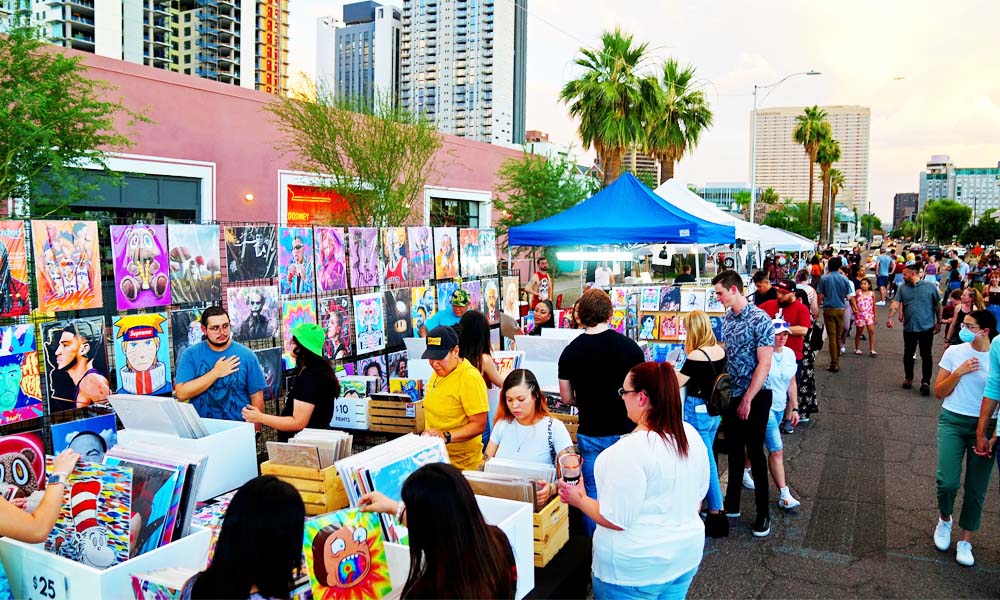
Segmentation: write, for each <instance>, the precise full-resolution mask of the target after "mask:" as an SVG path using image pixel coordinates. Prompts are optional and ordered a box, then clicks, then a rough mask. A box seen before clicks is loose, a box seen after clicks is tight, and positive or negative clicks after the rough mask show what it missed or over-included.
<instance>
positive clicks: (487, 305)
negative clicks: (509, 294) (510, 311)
mask: <svg viewBox="0 0 1000 600" xmlns="http://www.w3.org/2000/svg"><path fill="white" fill-rule="evenodd" d="M480 281H481V283H482V290H483V308H482V310H483V314H484V315H486V320H487V321H489V322H490V325H496V324H497V323H499V322H500V289H499V285H498V284H497V279H496V277H490V278H489V279H482V280H480Z"/></svg>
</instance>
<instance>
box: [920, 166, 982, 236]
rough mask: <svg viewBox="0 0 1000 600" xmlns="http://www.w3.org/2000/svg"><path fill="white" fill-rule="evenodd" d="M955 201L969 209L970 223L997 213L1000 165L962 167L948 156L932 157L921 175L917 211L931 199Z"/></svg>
mask: <svg viewBox="0 0 1000 600" xmlns="http://www.w3.org/2000/svg"><path fill="white" fill-rule="evenodd" d="M945 199H947V200H955V201H956V202H959V203H961V204H964V205H966V206H968V207H969V208H971V209H972V221H973V222H976V221H978V220H979V218H980V217H981V216H983V213H984V212H986V211H987V210H990V209H992V210H993V211H994V212H997V211H998V210H1000V162H997V166H996V167H975V168H961V167H956V166H955V165H953V164H952V163H951V158H950V157H949V156H948V155H947V154H935V155H934V156H931V159H930V160H929V161H927V170H926V171H921V172H920V196H919V198H918V203H917V205H918V209H919V210H923V209H924V207H925V206H927V203H928V202H929V201H932V200H945Z"/></svg>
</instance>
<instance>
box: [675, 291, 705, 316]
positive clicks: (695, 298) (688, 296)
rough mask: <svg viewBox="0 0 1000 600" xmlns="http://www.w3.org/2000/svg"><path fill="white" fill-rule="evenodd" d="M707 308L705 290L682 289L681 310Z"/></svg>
mask: <svg viewBox="0 0 1000 600" xmlns="http://www.w3.org/2000/svg"><path fill="white" fill-rule="evenodd" d="M692 310H705V290H704V289H700V288H695V289H691V288H683V289H682V290H681V312H691V311H692Z"/></svg>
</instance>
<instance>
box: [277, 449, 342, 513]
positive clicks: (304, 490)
mask: <svg viewBox="0 0 1000 600" xmlns="http://www.w3.org/2000/svg"><path fill="white" fill-rule="evenodd" d="M260 472H261V473H262V474H264V475H274V476H275V477H277V478H278V479H280V480H282V481H286V482H288V483H290V484H292V485H293V486H294V487H295V489H297V490H298V491H299V494H301V496H302V501H303V502H304V503H305V505H306V514H307V515H322V514H325V513H328V512H333V511H335V510H340V509H342V508H347V505H348V504H349V503H348V501H347V493H346V492H345V491H344V484H343V482H341V480H340V476H339V475H337V470H336V469H335V468H333V467H332V466H331V467H327V468H325V469H322V470H321V469H310V468H308V467H293V466H290V465H272V464H271V463H270V461H267V462H264V463H262V464H261V465H260Z"/></svg>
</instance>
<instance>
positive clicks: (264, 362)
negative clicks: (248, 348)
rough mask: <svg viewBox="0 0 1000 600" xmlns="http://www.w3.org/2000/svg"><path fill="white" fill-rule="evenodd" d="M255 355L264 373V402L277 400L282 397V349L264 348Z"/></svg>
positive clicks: (255, 352)
mask: <svg viewBox="0 0 1000 600" xmlns="http://www.w3.org/2000/svg"><path fill="white" fill-rule="evenodd" d="M253 353H254V355H255V356H256V357H257V361H258V362H259V363H260V368H261V370H262V371H264V383H265V384H266V385H265V387H264V400H277V399H278V398H280V397H281V380H282V377H281V374H282V373H281V348H264V349H263V350H254V351H253Z"/></svg>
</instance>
